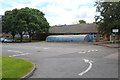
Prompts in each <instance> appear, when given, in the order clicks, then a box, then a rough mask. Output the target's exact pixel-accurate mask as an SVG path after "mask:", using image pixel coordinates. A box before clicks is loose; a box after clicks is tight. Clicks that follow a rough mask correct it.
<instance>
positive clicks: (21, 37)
mask: <svg viewBox="0 0 120 80" xmlns="http://www.w3.org/2000/svg"><path fill="white" fill-rule="evenodd" d="M19 34H20V42H22V39H23V35H22V32H21V33H19Z"/></svg>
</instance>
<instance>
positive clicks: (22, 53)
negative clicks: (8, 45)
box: [8, 50, 31, 57]
mask: <svg viewBox="0 0 120 80" xmlns="http://www.w3.org/2000/svg"><path fill="white" fill-rule="evenodd" d="M8 52H15V53H21V54H16V55H11V56H9V57H15V56H22V55H28V54H31V53H24V52H22V51H16V50H8Z"/></svg>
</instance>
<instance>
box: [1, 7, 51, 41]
mask: <svg viewBox="0 0 120 80" xmlns="http://www.w3.org/2000/svg"><path fill="white" fill-rule="evenodd" d="M44 15H45V14H44V13H43V12H41V11H39V10H37V9H33V8H28V7H26V8H22V9H13V10H12V11H6V12H5V16H4V18H3V32H7V33H8V32H10V33H14V34H16V33H19V34H20V35H21V41H22V37H23V32H27V33H28V34H29V36H30V37H29V40H30V41H31V39H32V34H34V33H36V32H40V33H42V32H48V30H49V27H50V26H49V23H48V22H47V20H46V18H45V17H44Z"/></svg>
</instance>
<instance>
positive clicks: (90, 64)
mask: <svg viewBox="0 0 120 80" xmlns="http://www.w3.org/2000/svg"><path fill="white" fill-rule="evenodd" d="M83 60H84V61H85V63H88V64H89V67H88V68H87V69H86V70H85V71H83V72H81V73H79V74H78V75H80V76H82V75H83V74H85V73H87V72H88V71H89V70H90V69H91V68H92V62H93V61H90V60H88V59H83Z"/></svg>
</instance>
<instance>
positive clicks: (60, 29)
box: [49, 24, 105, 41]
mask: <svg viewBox="0 0 120 80" xmlns="http://www.w3.org/2000/svg"><path fill="white" fill-rule="evenodd" d="M49 35H50V36H52V35H54V37H55V36H57V35H92V36H93V38H94V41H100V40H105V39H104V38H103V36H102V35H99V33H98V30H97V24H74V25H61V26H53V27H51V28H50V29H49Z"/></svg>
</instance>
